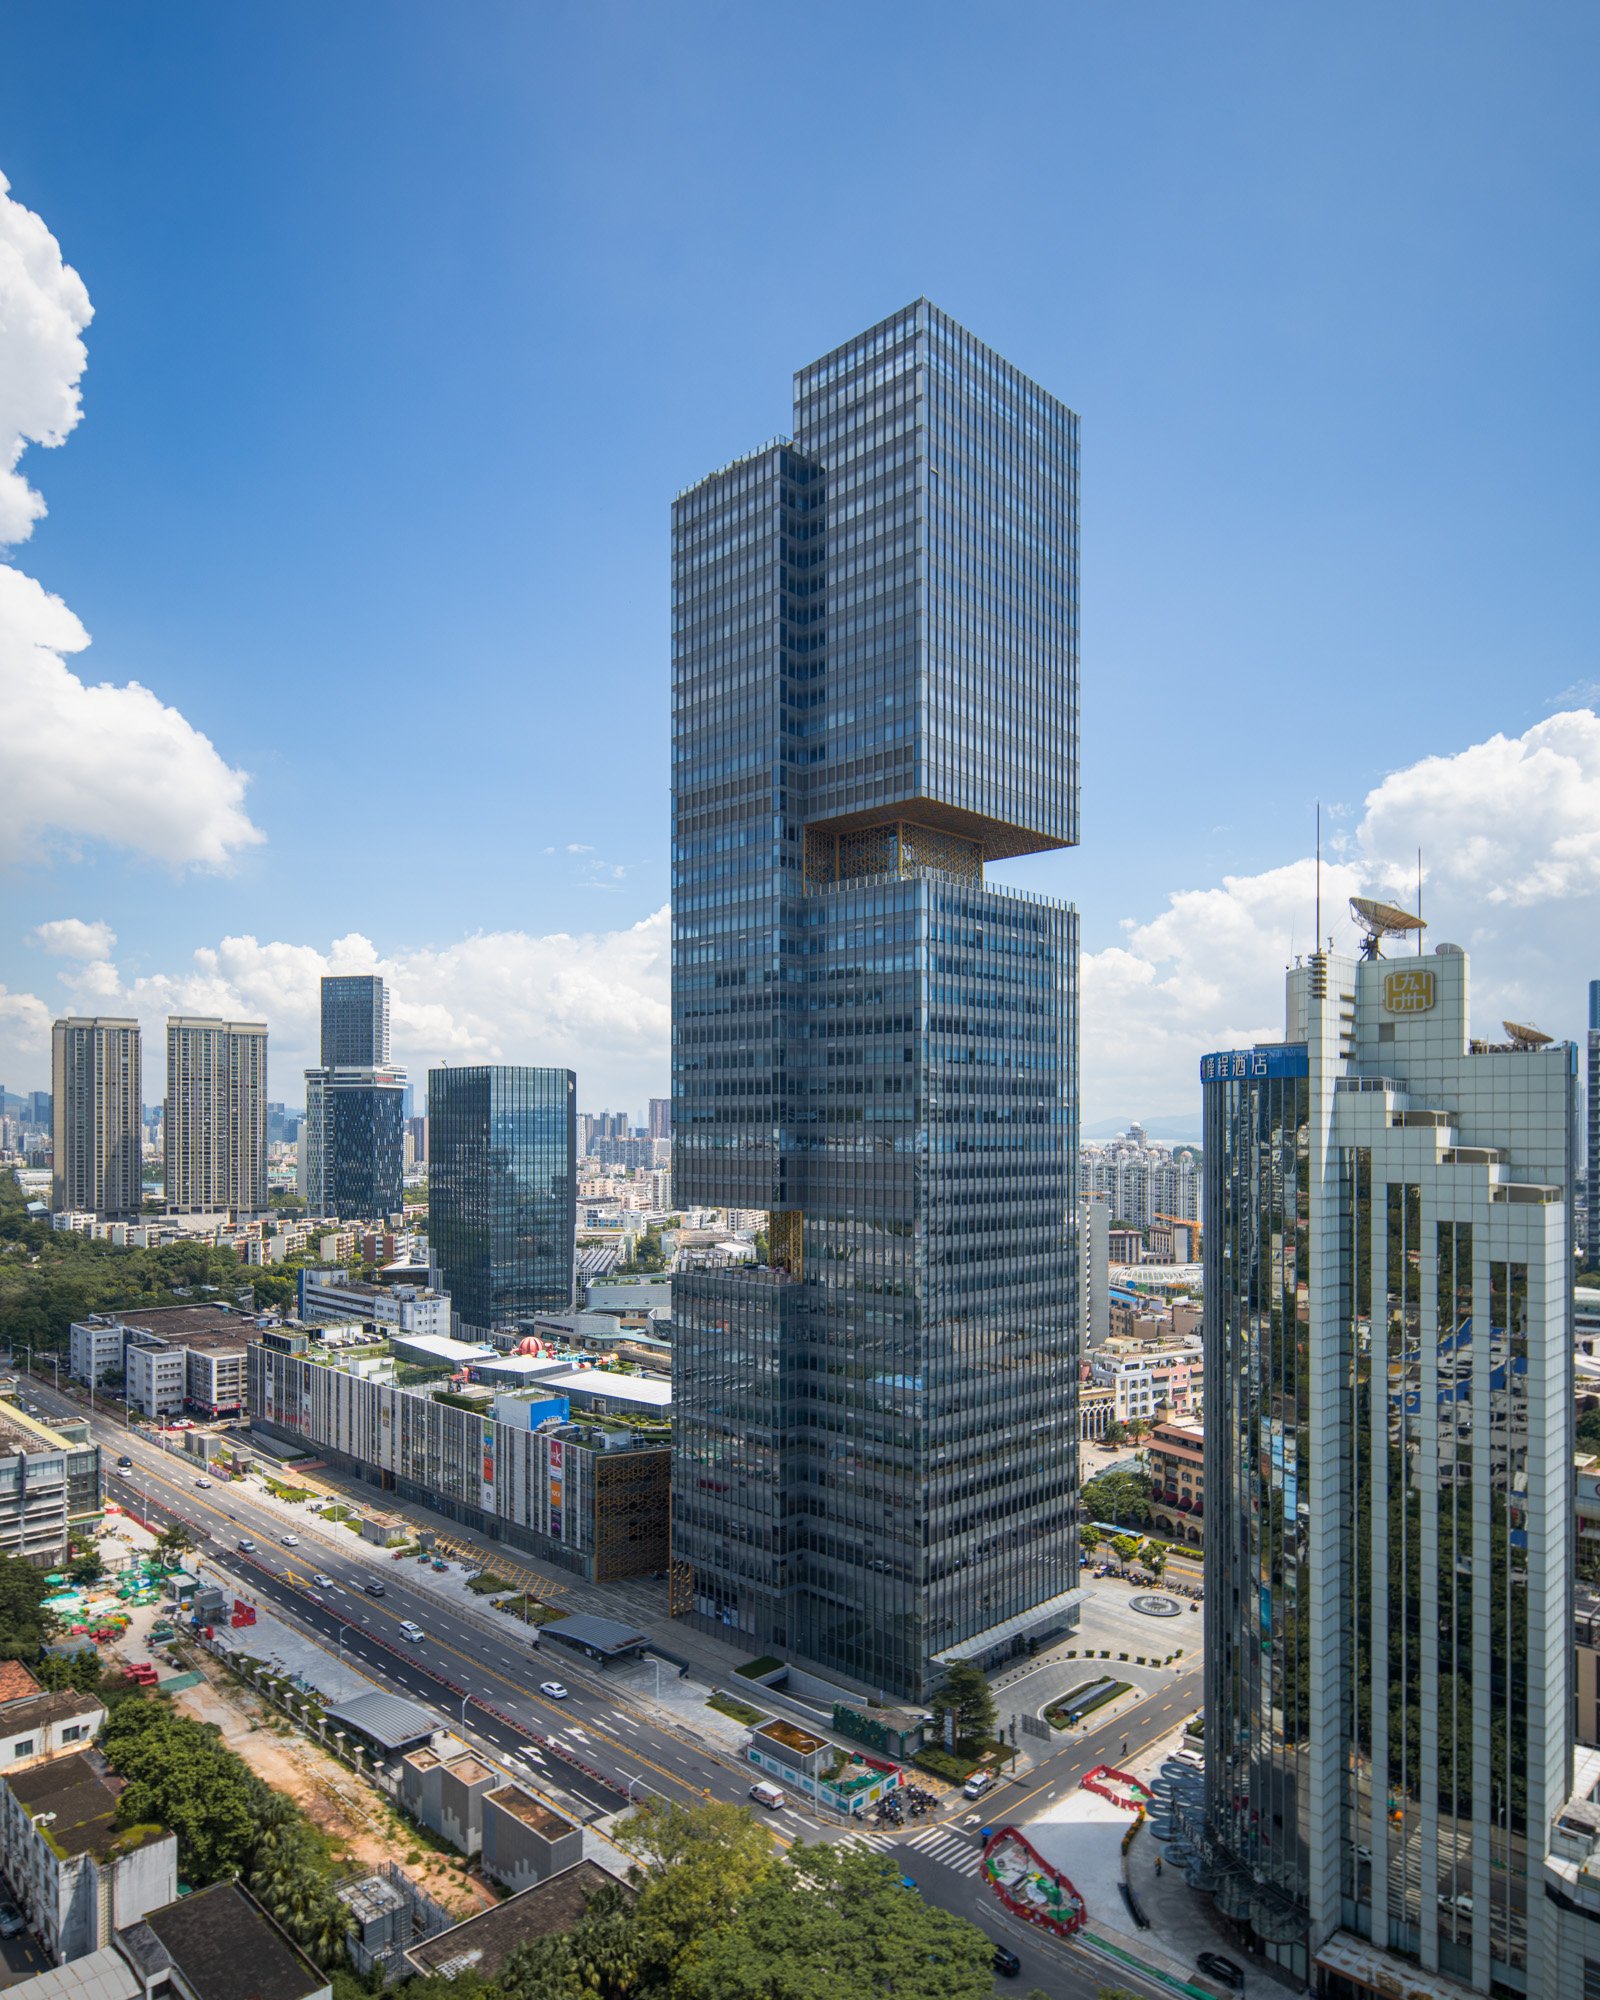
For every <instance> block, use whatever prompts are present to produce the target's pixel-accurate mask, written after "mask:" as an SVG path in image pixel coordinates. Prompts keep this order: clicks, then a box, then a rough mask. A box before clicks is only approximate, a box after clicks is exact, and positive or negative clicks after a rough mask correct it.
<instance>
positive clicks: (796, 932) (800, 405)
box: [672, 300, 1078, 1696]
mask: <svg viewBox="0 0 1600 2000" xmlns="http://www.w3.org/2000/svg"><path fill="white" fill-rule="evenodd" d="M794 390H795V394H794V437H793V438H792V440H791V439H782V440H779V441H777V442H774V443H771V444H769V445H766V446H764V447H763V448H762V449H760V450H758V451H756V452H754V453H752V454H751V455H750V456H748V457H746V458H742V459H740V460H738V461H736V462H735V463H734V464H732V465H730V466H727V467H725V468H724V469H723V470H722V471H720V472H717V473H714V474H713V475H711V476H710V477H709V478H707V479H705V480H702V481H701V482H700V483H699V484H698V485H696V486H694V487H692V488H690V489H689V490H688V491H687V492H685V493H684V494H682V495H681V496H680V497H679V499H678V501H677V504H676V506H675V508H674V513H673V994H672V1016H673V1100H672V1132H673V1191H674V1192H673V1198H674V1201H675V1202H676V1203H678V1204H680V1205H684V1204H686V1205H702V1204H703V1205H713V1206H731V1207H740V1208H755V1209H761V1210H765V1211H767V1212H768V1222H767V1228H766V1232H765V1239H764V1262H763V1263H761V1264H760V1265H759V1266H757V1267H756V1268H753V1269H745V1270H734V1271H725V1270H718V1269H715V1268H710V1267H707V1268H699V1269H697V1268H689V1269H682V1268H680V1270H679V1271H678V1273H677V1274H676V1275H675V1278H674V1285H673V1320H674V1331H675V1355H674V1395H675V1412H674V1453H675V1459H674V1470H673V1507H674V1568H673V1597H674V1605H675V1608H676V1609H678V1610H679V1611H680V1612H683V1613H685V1614H686V1615H692V1616H696V1617H698V1618H700V1619H701V1620H703V1621H706V1622H708V1623H710V1624H715V1625H717V1626H719V1627H727V1628H733V1629H735V1630H737V1631H740V1632H742V1633H744V1634H746V1635H748V1637H749V1640H750V1642H751V1644H752V1646H753V1648H754V1649H755V1650H758V1651H759V1650H769V1649H770V1650H772V1651H774V1652H777V1653H781V1654H783V1655H785V1656H791V1655H792V1656H795V1657H797V1658H803V1659H809V1660H811V1661H814V1662H817V1663H819V1664H822V1665H824V1666H828V1667H831V1668H833V1669H835V1670H837V1671H840V1672H843V1673H845V1674H847V1675H849V1676H851V1677H852V1678H854V1679H855V1680H857V1681H859V1682H861V1683H864V1684H866V1685H868V1686H871V1687H874V1688H881V1689H883V1690H885V1691H889V1692H893V1693H894V1694H896V1695H901V1696H916V1695H919V1694H920V1693H922V1692H923V1691H924V1690H925V1689H926V1687H927V1686H928V1684H929V1682H930V1680H933V1679H936V1678H937V1677H938V1675H939V1673H940V1671H941V1669H942V1663H943V1662H945V1661H947V1660H949V1659H950V1658H953V1657H957V1656H960V1657H971V1658H975V1659H978V1660H980V1661H992V1660H995V1659H998V1658H1001V1657H1004V1656H1005V1655H1006V1654H1008V1653H1010V1652H1012V1651H1016V1650H1021V1649H1022V1648H1024V1647H1025V1646H1026V1644H1027V1643H1028V1640H1029V1639H1030V1637H1034V1636H1037V1635H1038V1634H1040V1633H1041V1632H1043V1631H1045V1630H1047V1629H1051V1628H1052V1627H1061V1626H1063V1625H1064V1624H1066V1623H1067V1622H1068V1620H1069V1618H1070V1615H1071V1591H1072V1589H1073V1586H1074V1585H1075V1582H1076V1535H1075V1528H1074V1510H1075V1504H1076V1488H1077V1403H1076V1380H1077V1336H1076V1309H1075V1292H1074V1283H1075V1273H1074V1244H1073V1236H1072V1231H1073V1228H1074V1226H1075V1225H1074V1221H1073V1218H1074V1216H1075V1200H1074V1175H1075V1161H1076V1122H1077V1068H1076V1042H1077V917H1076V913H1075V911H1073V910H1072V909H1071V908H1069V907H1068V906H1066V905H1064V904H1061V903H1056V902H1052V901H1048V900H1046V899H1045V898H1043V897H1040V896H1037V895H1032V894H1027V893H1024V892H1022V891H1020V890H1015V889H1010V888H1005V887H1001V886H999V885H996V884H993V883H990V882H987V881H986V880H985V867H986V864H988V863H990V862H993V861H997V860H1001V859H1004V858H1007V857H1011V856H1016V855H1023V854H1033V853H1039V852H1042V851H1045V850H1047V849H1051V848H1060V847H1066V846H1070V845H1073V844H1075V843H1076V840H1077V837H1078V813H1077V798H1078V785H1077V743H1078V690H1077V643H1078V611H1077V572H1078V420H1077V418H1076V417H1075V416H1074V415H1073V414H1072V412H1071V411H1070V410H1068V409H1067V408H1066V407H1065V406H1064V405H1063V404H1061V403H1059V402H1057V401H1056V400H1055V398H1054V397H1052V396H1050V395H1047V394H1046V393H1045V391H1044V390H1042V389H1040V388H1038V387H1037V386H1036V385H1035V384H1034V383H1032V382H1030V381H1029V380H1028V379H1027V377H1026V376H1024V375H1022V374H1021V373H1019V372H1018V370H1017V369H1015V368H1013V367H1012V366H1011V365H1010V363H1009V362H1007V361H1005V360H1003V359H1002V358H1001V357H1000V356H999V355H997V354H995V353H994V352H992V350H990V349H989V348H986V347H984V346H983V345H982V344H981V342H979V341H977V340H975V339H974V338H973V336H972V335H971V334H969V333H967V332H965V331H964V330H963V329H962V328H961V327H959V326H957V325H956V324H955V323H954V321H952V320H950V319H949V318H947V317H946V316H945V314H943V313H942V312H940V311H939V310H938V309H937V308H936V307H934V306H932V305H930V304H929V303H928V302H927V301H926V300H922V301H919V302H918V303H917V304H915V305H913V306H910V307H908V308H907V309H906V310H905V311H903V312H899V313H896V314H895V315H894V316H893V317H892V318H890V319H887V320H885V321H884V322H883V323H882V324H881V325H879V326H876V327H874V328H872V329H871V330H870V331H869V332H867V333H864V334H862V335H861V336H860V337H859V338H857V339H855V340H852V341H850V342H848V343H847V344H846V345H845V346H843V347H841V348H839V349H837V350H836V351H835V352H834V353H832V354H829V355H827V356H825V357H824V358H823V359H822V360H820V361H818V362H816V363H814V364H813V365H812V366H810V367H808V368H804V369H802V370H801V371H800V373H799V374H798V375H797V376H796V377H795V385H794Z"/></svg>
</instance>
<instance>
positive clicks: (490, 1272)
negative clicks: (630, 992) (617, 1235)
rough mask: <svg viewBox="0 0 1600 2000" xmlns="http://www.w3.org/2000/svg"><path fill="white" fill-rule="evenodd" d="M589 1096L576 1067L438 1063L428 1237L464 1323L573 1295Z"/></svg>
mask: <svg viewBox="0 0 1600 2000" xmlns="http://www.w3.org/2000/svg"><path fill="white" fill-rule="evenodd" d="M577 1101H578V1100H577V1078H576V1077H575V1076H574V1074H573V1072H572V1071H571V1070H570V1069H518V1068H508V1067H504V1066H500V1065H489V1066H481V1067H474V1068H465V1069H431V1070H429V1072H428V1244H429V1248H430V1250H431V1251H432V1254H433V1257H434V1260H435V1262H436V1263H437V1264H438V1266H439V1268H440V1271H441V1272H442V1274H443V1283H444V1288H445V1290H446V1291H448V1292H449V1294H450V1304H451V1311H452V1313H453V1314H455V1315H456V1316H458V1317H459V1319H460V1322H461V1326H462V1330H463V1331H464V1332H470V1333H473V1334H476V1335H479V1336H482V1337H484V1338H487V1337H488V1336H489V1335H490V1334H493V1333H499V1334H506V1333H523V1332H526V1331H528V1330H529V1329H530V1328H531V1325H532V1322H533V1318H534V1316H535V1314H537V1313H541V1312H566V1311H568V1310H569V1309H570V1307H571V1305H572V1295H573V1266H574V1258H575V1254H576V1243H577V1217H578V1211H577V1202H578V1150H577Z"/></svg>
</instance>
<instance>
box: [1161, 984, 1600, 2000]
mask: <svg viewBox="0 0 1600 2000" xmlns="http://www.w3.org/2000/svg"><path fill="white" fill-rule="evenodd" d="M1576 1056H1577V1051H1576V1049H1575V1048H1574V1047H1572V1045H1570V1044H1563V1045H1557V1046H1546V1045H1545V1038H1544V1037H1542V1036H1539V1035H1537V1034H1532V1033H1529V1032H1527V1031H1524V1030H1520V1029H1513V1028H1511V1027H1510V1026H1509V1024H1508V1026H1507V1031H1506V1039H1505V1040H1503V1041H1499V1042H1485V1041H1474V1040H1471V1039H1470V1038H1469V1032H1468V965H1467V960H1466V957H1465V955H1464V954H1463V953H1462V952H1460V951H1459V950H1458V949H1457V948H1456V947H1455V946H1453V945H1445V946H1441V947H1440V948H1439V951H1438V952H1437V953H1436V954H1430V955H1429V956H1427V957H1425V958H1419V957H1403V958H1397V959H1393V960H1385V959H1381V958H1379V959H1373V960H1370V961H1362V962H1359V963H1358V962H1356V961H1354V960H1351V959H1349V958H1343V957H1339V956H1336V955H1334V954H1332V953H1318V954H1316V955H1315V956H1313V958H1312V959H1311V960H1310V962H1309V964H1306V965H1303V966H1298V967H1296V968H1295V969H1294V970H1292V971H1291V972H1290V974H1289V976H1288V1031H1287V1036H1286V1039H1285V1040H1284V1041H1283V1042H1282V1043H1280V1044H1275V1045H1273V1046H1270V1047H1258V1048H1253V1049H1240V1050H1228V1051H1224V1052H1219V1053H1218V1054H1216V1055H1211V1056H1207V1057H1206V1058H1205V1059H1204V1061H1203V1063H1202V1065H1201V1078H1202V1084H1203V1089H1204V1098H1205V1171H1204V1182H1203V1185H1204V1198H1205V1266H1206V1275H1205V1341H1206V1389H1205V1398H1206V1420H1205V1449H1206V1489H1205V1490H1206V1701H1205V1715H1206V1809H1205V1815H1204V1820H1203V1823H1197V1824H1195V1825H1194V1826H1192V1827H1191V1828H1189V1829H1188V1831H1189V1833H1190V1835H1191V1837H1192V1843H1193V1846H1192V1853H1191V1857H1190V1858H1191V1880H1193V1881H1194V1882H1195V1883H1196V1884H1197V1885H1198V1886H1201V1887H1204V1888H1206V1889H1208V1890H1210V1891H1211V1892H1212V1893H1213V1894H1214V1895H1215V1897H1216V1901H1217V1904H1218V1907H1219V1908H1221V1909H1222V1910H1223V1911H1224V1913H1225V1914H1226V1915H1228V1916H1229V1917H1231V1918H1233V1919H1235V1920H1236V1921H1237V1922H1239V1923H1241V1924H1244V1925H1247V1926H1249V1929H1250V1931H1251V1933H1252V1934H1253V1937H1254V1940H1255V1942H1256V1943H1257V1944H1258V1945H1259V1946H1260V1947H1261V1949H1262V1950H1263V1951H1264V1952H1266V1953H1267V1954H1268V1955H1269V1956H1270V1957H1272V1958H1273V1959H1275V1960H1276V1961H1277V1962H1278V1963H1280V1964H1281V1965H1283V1966H1284V1967H1285V1968H1286V1969H1287V1970H1289V1971H1291V1972H1293V1973H1295V1974H1298V1975H1299V1976H1300V1977H1302V1978H1305V1979H1308V1980H1311V1981H1312V1982H1313V1983H1314V1984H1315V1985H1316V1988H1317V1991H1318V1992H1319V1993H1322V1994H1324V1995H1327V1996H1330V2000H1357V1996H1365V1995H1367V1994H1368V1993H1373V1992H1398V1991H1399V1990H1400V1989H1401V1985H1402V1984H1404V1983H1405V1982H1403V1981H1398V1980H1397V1976H1396V1975H1397V1971H1398V1969H1397V1968H1396V1967H1395V1966H1394V1964H1393V1960H1392V1958H1391V1957H1390V1956H1389V1954H1399V1955H1400V1956H1402V1957H1403V1958H1405V1959H1408V1960H1409V1961H1411V1962H1412V1965H1413V1966H1414V1967H1418V1968H1420V1971H1421V1974H1422V1975H1425V1976H1426V1977H1425V1982H1424V1983H1425V1984H1426V1990H1427V1991H1429V1992H1435V1991H1437V1992H1441V1993H1442V1992H1445V1991H1447V1990H1448V1991H1450V1992H1458V1991H1460V1990H1461V1989H1462V1988H1466V1989H1468V1990H1470V1991H1472V1992H1481V1993H1486V1994H1488V1993H1497V1994H1509V1993H1528V1994H1541V1993H1549V1994H1555V1993H1562V1994H1565V1993H1568V1992H1571V1993H1573V1994H1577V1993H1578V1992H1580V1991H1585V1990H1587V1989H1586V1988H1585V1987H1584V1985H1583V1981H1582V1979H1581V1978H1580V1979H1579V1980H1578V1981H1577V1983H1575V1984H1574V1983H1571V1979H1570V1949H1571V1947H1570V1945H1563V1944H1562V1943H1561V1941H1560V1936H1559V1931H1560V1925H1559V1923H1558V1917H1557V1911H1558V1908H1562V1907H1565V1908H1571V1907H1572V1903H1571V1901H1570V1892H1569V1891H1568V1890H1567V1889H1566V1888H1564V1887H1562V1886H1561V1885H1554V1886H1547V1884H1546V1883H1545V1882H1542V1881H1541V1879H1540V1876H1541V1867H1542V1866H1543V1867H1545V1868H1546V1869H1548V1867H1549V1865H1550V1864H1549V1853H1550V1848H1549V1841H1550V1837H1551V1833H1550V1830H1551V1828H1552V1826H1553V1825H1554V1824H1555V1823H1556V1822H1557V1821H1558V1820H1562V1819H1563V1818H1564V1815H1565V1811H1566V1808H1567V1805H1568V1799H1569V1793H1570V1791H1571V1789H1572V1781H1573V1754H1572V1719H1573V1698H1572V1630H1571V1620H1572V1585H1573V1576H1572V1527H1573V1523H1572V1514H1573V1476H1572V1457H1571V1453H1572V1444H1571V1435H1572V1432H1571V1426H1572V1288H1571V1277H1570V1273H1571V1264H1572V1240H1571V1201H1572V1191H1573V1171H1574V1162H1575V1156H1576V1138H1577V1120H1576V1104H1577V1098H1576V1086H1577V1062H1576ZM1597 1775H1600V1767H1597V1769H1596V1770H1592V1771H1591V1772H1590V1773H1589V1775H1588V1778H1587V1780H1586V1781H1585V1788H1587V1787H1588V1786H1592V1785H1593V1783H1594V1781H1595V1778H1596V1776H1597ZM1581 1824H1588V1821H1587V1820H1585V1821H1582V1822H1580V1821H1578V1820H1577V1819H1574V1821H1573V1825H1574V1827H1575V1828H1576V1827H1578V1826H1580V1825H1581ZM1594 1827H1600V1819H1595V1820H1594V1821H1593V1826H1592V1827H1591V1829H1590V1830H1591V1831H1593V1828H1594ZM1563 1897H1568V1900H1567V1901H1566V1902H1565V1903H1563ZM1577 1928H1578V1929H1579V1930H1580V1931H1582V1930H1586V1929H1590V1925H1589V1924H1588V1923H1584V1924H1580V1925H1579V1926H1578V1927H1577ZM1591 1934H1593V1933H1592V1931H1591ZM1562 1954H1568V1956H1567V1958H1566V1963H1567V1964H1568V1967H1569V1971H1568V1972H1567V1973H1562V1972H1558V1970H1557V1967H1558V1963H1560V1962H1562ZM1594 1956H1595V1958H1596V1961H1597V1964H1596V1968H1595V1970H1596V1972H1597V1974H1600V1950H1596V1951H1595V1953H1594ZM1432 1975H1439V1976H1440V1979H1441V1983H1439V1984H1431V1983H1426V1978H1431V1976H1432ZM1386 1982H1387V1983H1386ZM1442 1982H1449V1984H1448V1985H1446V1984H1445V1983H1442ZM1407 1990H1409V1987H1408V1989H1407ZM1417 1990H1418V1991H1419V1992H1421V1991H1422V1990H1424V1989H1423V1986H1422V1985H1419V1986H1418V1987H1417Z"/></svg>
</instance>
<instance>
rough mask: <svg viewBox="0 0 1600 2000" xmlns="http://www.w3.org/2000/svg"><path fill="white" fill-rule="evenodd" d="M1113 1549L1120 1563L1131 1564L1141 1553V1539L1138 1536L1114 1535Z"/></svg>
mask: <svg viewBox="0 0 1600 2000" xmlns="http://www.w3.org/2000/svg"><path fill="white" fill-rule="evenodd" d="M1111 1547H1112V1549H1113V1551H1114V1552H1115V1554H1116V1558H1117V1561H1118V1562H1124V1563H1130V1562H1132V1561H1133V1559H1134V1557H1135V1556H1136V1555H1137V1554H1138V1553H1139V1537H1138V1536H1137V1535H1113V1536H1112V1537H1111Z"/></svg>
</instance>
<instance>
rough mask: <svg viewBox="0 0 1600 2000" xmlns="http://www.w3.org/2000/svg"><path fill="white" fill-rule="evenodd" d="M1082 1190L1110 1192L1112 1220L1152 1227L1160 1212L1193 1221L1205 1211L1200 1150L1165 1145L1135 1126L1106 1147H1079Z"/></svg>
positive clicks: (1107, 1198) (1088, 1144) (1131, 1126)
mask: <svg viewBox="0 0 1600 2000" xmlns="http://www.w3.org/2000/svg"><path fill="white" fill-rule="evenodd" d="M1078 1192H1079V1194H1097V1195H1102V1196H1104V1198H1105V1200H1106V1201H1107V1202H1108V1203H1109V1204H1110V1209H1111V1220H1112V1221H1113V1222H1114V1223H1116V1222H1123V1223H1127V1224H1129V1225H1130V1226H1131V1227H1132V1228H1134V1229H1148V1228H1149V1227H1150V1225H1151V1224H1152V1223H1153V1222H1154V1221H1155V1219H1156V1217H1157V1216H1160V1215H1165V1216H1172V1217H1175V1218H1177V1219H1178V1220H1180V1221H1187V1222H1192V1221H1196V1220H1198V1218H1199V1214H1200V1170H1199V1166H1198V1164H1197V1162H1196V1159H1195V1149H1194V1148H1193V1147H1192V1146H1189V1147H1182V1146H1180V1147H1177V1148H1173V1147H1171V1146H1163V1145H1160V1144H1158V1143H1157V1142H1155V1141H1153V1140H1150V1139H1147V1138H1146V1137H1145V1133H1144V1128H1143V1127H1142V1126H1141V1125H1137V1124H1134V1125H1130V1126H1129V1127H1128V1129H1127V1131H1126V1132H1119V1133H1118V1134H1117V1136H1116V1138H1115V1139H1111V1140H1108V1141H1107V1142H1106V1143H1105V1144H1103V1145H1095V1144H1093V1143H1092V1142H1090V1143H1086V1144H1085V1145H1083V1146H1080V1147H1079V1149H1078Z"/></svg>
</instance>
